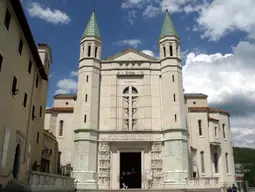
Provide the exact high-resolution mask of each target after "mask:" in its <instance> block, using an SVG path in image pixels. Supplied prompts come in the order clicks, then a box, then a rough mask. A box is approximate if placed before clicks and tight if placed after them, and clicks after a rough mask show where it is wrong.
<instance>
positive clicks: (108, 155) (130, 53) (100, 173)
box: [45, 36, 235, 189]
mask: <svg viewBox="0 0 255 192" xmlns="http://www.w3.org/2000/svg"><path fill="white" fill-rule="evenodd" d="M101 45H102V42H101V39H99V38H96V37H85V38H83V39H82V40H81V53H80V60H79V61H80V62H79V70H78V90H77V95H57V96H55V102H54V107H53V108H52V109H48V110H47V114H46V122H45V125H47V127H46V129H50V130H51V131H52V132H53V133H54V134H56V136H57V138H58V141H59V148H60V150H61V151H62V159H61V162H62V164H63V165H65V164H66V163H68V162H71V165H72V167H73V172H72V176H73V177H74V178H76V179H77V180H78V184H77V186H78V188H79V189H119V188H120V180H121V178H120V174H121V173H120V167H121V166H120V156H121V154H122V153H127V152H128V153H131V152H138V153H140V154H141V188H143V189H148V188H151V189H163V188H164V189H171V188H184V187H188V185H189V183H193V184H194V182H193V181H194V179H195V180H196V179H197V178H199V179H201V178H202V180H203V183H204V186H206V184H205V183H206V182H204V181H207V180H206V179H208V183H211V182H214V181H217V182H216V183H218V182H219V183H218V184H219V185H217V186H220V185H223V183H224V182H227V183H229V184H232V183H234V182H235V179H234V175H235V173H234V160H233V150H232V142H231V132H230V125H229V114H228V113H227V112H225V111H222V110H218V109H214V108H209V107H208V105H207V96H206V95H203V94H184V92H183V90H184V89H183V83H182V64H181V59H180V40H179V38H177V37H175V36H172V37H164V38H161V39H160V41H159V48H160V58H159V59H155V58H153V57H150V56H148V55H146V54H144V53H142V52H139V51H137V50H135V49H127V50H124V51H123V52H121V53H118V54H116V55H114V56H112V57H109V58H107V59H105V60H101V59H100V56H101ZM170 50H171V51H170ZM61 121H62V124H61V126H60V122H61ZM223 124H224V128H223ZM59 129H61V131H60V130H59ZM61 132H63V134H61V135H60V136H59V135H58V134H59V133H61ZM223 132H224V133H223ZM223 135H224V136H223ZM214 157H215V158H216V159H217V161H216V160H214ZM130 161H132V159H131V160H130ZM226 165H227V166H226ZM227 167H228V168H227ZM192 179H193V180H192ZM214 186H216V185H214Z"/></svg>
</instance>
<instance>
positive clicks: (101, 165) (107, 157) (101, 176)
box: [98, 142, 111, 186]
mask: <svg viewBox="0 0 255 192" xmlns="http://www.w3.org/2000/svg"><path fill="white" fill-rule="evenodd" d="M110 161H111V153H110V145H109V143H108V142H100V143H99V145H98V184H99V185H108V186H109V185H110Z"/></svg>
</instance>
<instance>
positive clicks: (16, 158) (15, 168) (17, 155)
mask: <svg viewBox="0 0 255 192" xmlns="http://www.w3.org/2000/svg"><path fill="white" fill-rule="evenodd" d="M19 160H20V144H18V145H17V146H16V151H15V156H14V162H13V178H14V179H17V178H18V174H19Z"/></svg>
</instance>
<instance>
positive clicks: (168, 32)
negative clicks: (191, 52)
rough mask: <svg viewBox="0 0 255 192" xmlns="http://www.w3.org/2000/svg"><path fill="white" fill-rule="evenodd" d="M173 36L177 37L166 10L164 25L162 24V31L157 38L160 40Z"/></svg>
mask: <svg viewBox="0 0 255 192" xmlns="http://www.w3.org/2000/svg"><path fill="white" fill-rule="evenodd" d="M173 35H174V36H177V37H178V34H177V32H176V30H175V27H174V24H173V22H172V20H171V18H170V15H169V12H168V10H166V13H165V19H164V24H163V27H162V31H161V33H160V37H159V38H160V39H161V38H163V37H166V36H173Z"/></svg>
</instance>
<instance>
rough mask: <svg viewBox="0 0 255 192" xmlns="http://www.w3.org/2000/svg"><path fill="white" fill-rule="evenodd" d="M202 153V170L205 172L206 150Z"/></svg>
mask: <svg viewBox="0 0 255 192" xmlns="http://www.w3.org/2000/svg"><path fill="white" fill-rule="evenodd" d="M200 155H201V172H202V173H205V157H204V151H201V152H200Z"/></svg>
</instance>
